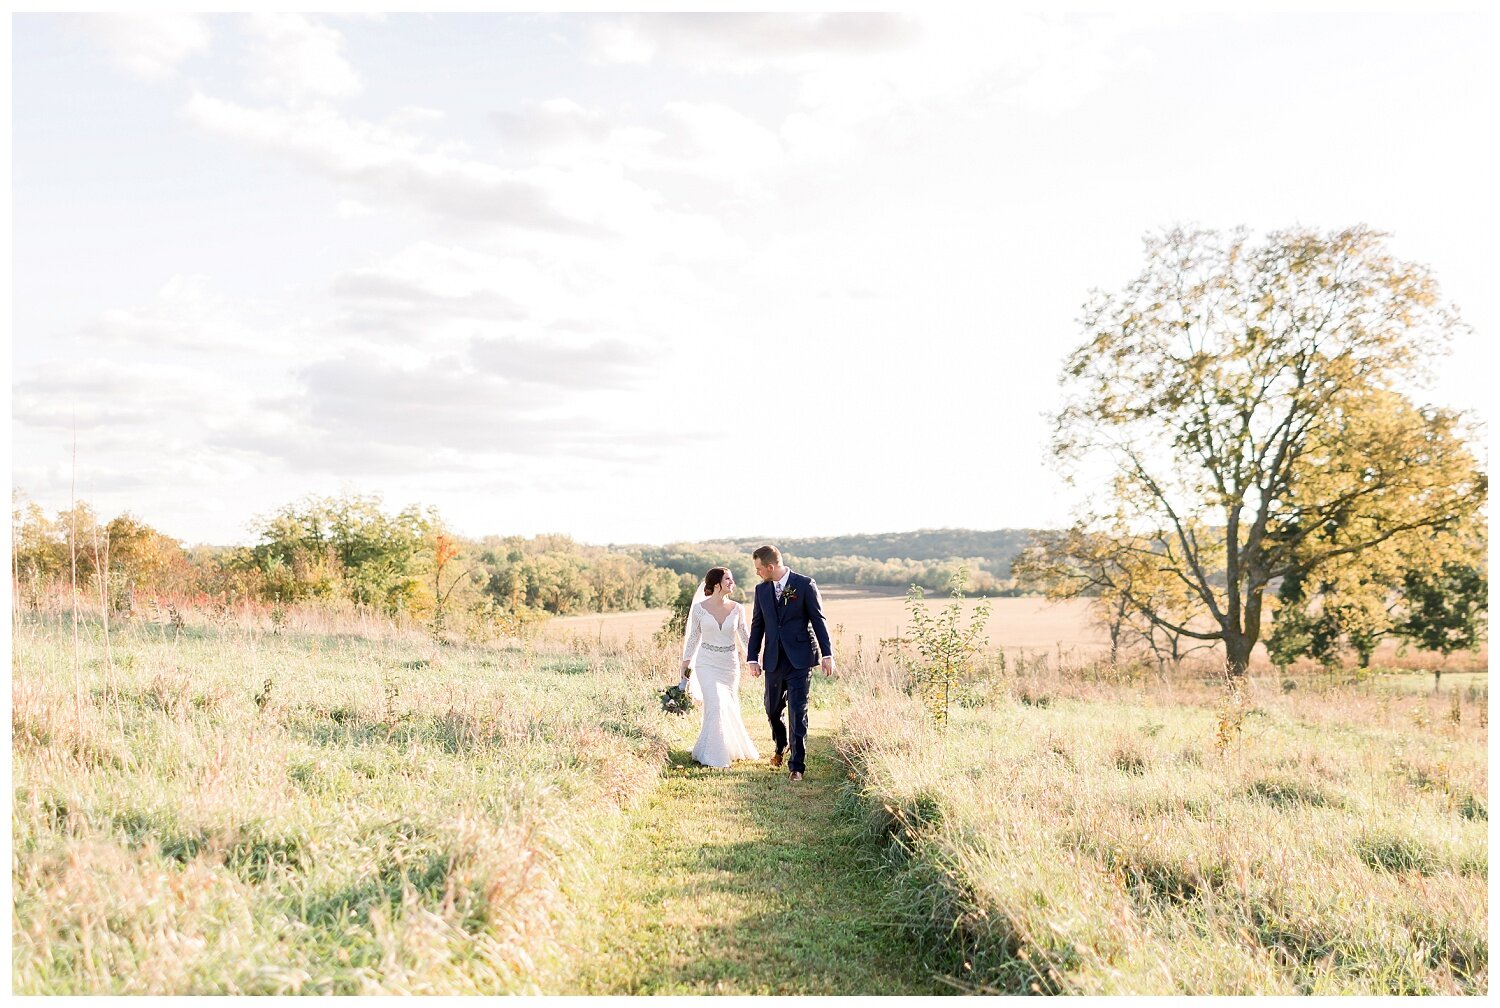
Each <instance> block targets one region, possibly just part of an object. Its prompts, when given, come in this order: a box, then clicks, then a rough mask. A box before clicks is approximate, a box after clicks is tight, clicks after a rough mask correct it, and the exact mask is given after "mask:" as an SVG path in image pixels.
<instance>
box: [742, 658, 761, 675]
mask: <svg viewBox="0 0 1500 1008" xmlns="http://www.w3.org/2000/svg"><path fill="white" fill-rule="evenodd" d="M745 664H746V665H748V666H750V678H752V679H754V678H755V677H756V676H758V675H760V662H754V661H753V662H746V663H745Z"/></svg>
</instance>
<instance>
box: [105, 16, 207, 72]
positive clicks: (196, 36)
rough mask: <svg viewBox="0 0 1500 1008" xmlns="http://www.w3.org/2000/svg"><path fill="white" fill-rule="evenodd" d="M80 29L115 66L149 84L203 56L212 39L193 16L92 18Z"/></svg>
mask: <svg viewBox="0 0 1500 1008" xmlns="http://www.w3.org/2000/svg"><path fill="white" fill-rule="evenodd" d="M83 25H84V28H85V30H86V31H87V32H88V33H89V34H90V35H92V36H93V37H94V38H95V39H97V40H98V41H99V42H100V43H101V44H102V45H103V46H104V48H105V49H106V50H107V51H108V52H109V55H110V58H111V59H112V60H113V61H114V63H115V65H116V66H118V67H120V68H121V69H122V70H125V71H126V72H127V73H131V74H134V75H135V76H137V77H144V78H147V79H151V80H160V79H165V78H168V77H171V76H173V75H174V74H175V73H176V72H177V68H178V66H180V65H181V64H182V63H183V62H185V61H186V60H188V59H190V58H192V57H193V56H196V55H199V54H200V53H206V52H207V51H208V49H209V45H210V43H211V42H212V39H213V36H212V33H211V32H210V31H209V29H208V24H207V22H205V21H204V19H203V18H202V17H199V16H198V15H196V14H93V15H87V16H86V17H85V19H84V21H83Z"/></svg>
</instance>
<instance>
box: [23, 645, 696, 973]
mask: <svg viewBox="0 0 1500 1008" xmlns="http://www.w3.org/2000/svg"><path fill="white" fill-rule="evenodd" d="M80 630H81V633H82V635H83V650H82V655H81V657H82V661H81V663H80V670H81V678H80V680H79V681H77V682H75V678H74V671H73V669H74V666H73V660H72V636H71V631H70V630H69V629H68V627H67V624H66V621H65V620H62V619H57V618H42V619H28V620H26V621H23V622H21V623H20V624H19V625H18V626H17V628H16V637H15V649H14V658H13V661H14V664H13V677H12V737H13V750H12V756H13V784H14V792H13V799H12V831H13V833H12V836H13V842H14V851H15V858H14V861H13V871H12V890H13V911H14V930H13V938H12V970H13V972H12V976H13V984H14V990H15V991H16V992H17V993H27V994H42V993H112V994H123V993H145V992H150V993H157V994H174V993H292V992H298V993H326V994H359V993H377V992H384V993H471V994H472V993H481V994H482V993H511V992H540V991H542V990H546V989H549V987H550V986H551V985H555V984H556V983H558V982H559V978H561V977H563V976H565V975H566V974H567V972H568V971H570V970H571V969H572V963H571V960H570V958H569V956H570V950H571V948H572V947H573V946H574V945H576V943H577V942H576V939H575V937H574V936H573V935H572V933H571V931H572V930H573V929H575V928H577V927H580V926H582V922H581V921H580V919H579V917H578V915H576V914H574V913H573V912H571V909H570V908H571V905H572V904H571V900H572V892H571V890H572V889H575V888H577V887H578V885H579V879H580V878H582V877H583V876H585V875H586V873H587V872H588V870H589V868H590V866H591V865H592V863H593V858H594V857H595V854H596V853H597V851H598V850H601V849H605V848H607V847H609V846H610V844H611V837H612V835H613V831H616V830H618V829H619V828H620V827H621V826H622V825H623V819H622V818H621V815H620V809H621V808H622V806H624V805H626V804H628V803H629V802H630V801H631V800H633V799H634V798H635V797H636V796H637V795H639V794H640V793H642V792H643V791H644V790H646V789H649V788H650V787H651V786H652V785H653V784H654V782H655V781H656V780H657V779H658V777H659V775H660V773H661V767H662V763H663V760H664V759H665V756H666V752H667V736H666V734H665V732H666V730H667V728H668V727H669V726H668V725H666V723H665V722H664V719H663V717H662V715H661V713H660V711H659V710H658V709H657V708H656V704H655V698H654V697H653V695H652V693H653V691H654V689H655V687H656V685H657V684H656V683H655V682H654V681H653V680H654V676H653V675H652V674H651V672H650V671H649V670H650V668H651V667H652V663H651V662H650V661H649V660H647V658H646V657H645V656H642V655H614V656H601V655H598V654H593V653H589V652H576V651H566V650H562V649H554V650H553V651H550V652H549V651H546V650H543V651H540V652H539V651H536V650H534V649H531V648H529V647H524V646H516V647H508V648H504V647H469V646H462V645H456V646H446V647H441V648H439V647H435V646H434V645H432V643H431V642H430V641H427V640H425V639H423V638H421V637H419V636H408V637H400V636H386V637H364V636H360V635H358V634H352V633H338V632H333V630H331V629H330V630H329V631H328V632H321V633H315V632H299V633H291V632H288V633H282V634H270V633H266V632H265V628H256V627H250V626H240V625H238V624H233V623H225V622H222V621H221V622H220V623H217V624H216V623H213V622H210V621H207V620H204V621H200V622H194V623H190V624H189V626H188V627H187V628H186V629H185V631H184V632H182V633H174V632H173V631H172V630H171V629H170V628H167V627H163V626H153V625H147V624H136V625H131V626H127V625H116V626H115V627H114V628H113V652H114V672H113V674H111V672H110V669H109V664H108V662H107V661H106V660H105V657H104V650H103V646H102V636H101V634H100V628H99V626H98V625H97V624H92V623H90V624H86V625H84V626H82V627H80ZM582 673H587V674H582ZM268 682H269V686H267V685H266V684H267V683H268ZM80 690H81V692H82V696H83V705H82V707H81V708H80V707H79V705H78V703H77V695H78V692H79V691H80Z"/></svg>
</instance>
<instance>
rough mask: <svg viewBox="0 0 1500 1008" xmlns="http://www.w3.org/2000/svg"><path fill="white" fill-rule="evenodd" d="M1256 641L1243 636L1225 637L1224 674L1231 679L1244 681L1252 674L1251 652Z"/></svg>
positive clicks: (1230, 635) (1228, 635)
mask: <svg viewBox="0 0 1500 1008" xmlns="http://www.w3.org/2000/svg"><path fill="white" fill-rule="evenodd" d="M1254 647H1255V641H1253V640H1251V639H1250V638H1249V637H1247V636H1244V635H1241V634H1226V635H1225V636H1224V651H1225V655H1226V658H1225V662H1224V674H1225V675H1226V676H1228V677H1229V678H1230V679H1243V678H1245V677H1246V676H1247V675H1249V672H1250V651H1251V649H1253V648H1254Z"/></svg>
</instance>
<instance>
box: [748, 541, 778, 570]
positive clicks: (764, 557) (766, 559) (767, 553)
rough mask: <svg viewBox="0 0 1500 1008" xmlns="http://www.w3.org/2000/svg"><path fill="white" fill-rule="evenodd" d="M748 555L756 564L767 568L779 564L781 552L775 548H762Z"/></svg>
mask: <svg viewBox="0 0 1500 1008" xmlns="http://www.w3.org/2000/svg"><path fill="white" fill-rule="evenodd" d="M750 555H751V556H752V557H754V558H755V561H756V562H757V563H760V564H763V565H765V566H767V567H774V566H776V565H777V564H779V563H781V550H779V549H777V548H776V547H775V546H762V547H760V548H759V549H757V550H756V551H755V552H754V553H751V554H750Z"/></svg>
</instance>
